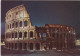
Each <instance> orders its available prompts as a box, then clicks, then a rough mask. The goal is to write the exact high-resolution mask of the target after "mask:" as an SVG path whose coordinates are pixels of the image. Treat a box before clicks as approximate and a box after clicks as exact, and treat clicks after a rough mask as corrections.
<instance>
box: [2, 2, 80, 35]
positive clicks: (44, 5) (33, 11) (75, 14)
mask: <svg viewBox="0 0 80 56" xmlns="http://www.w3.org/2000/svg"><path fill="white" fill-rule="evenodd" d="M21 4H24V5H25V6H26V9H27V11H28V13H29V14H30V19H31V22H32V24H33V25H36V26H41V25H43V26H44V25H45V24H64V25H69V26H72V27H74V28H75V29H76V32H77V33H80V2H79V1H78V2H75V1H74V2H73V1H69V2H68V1H65V2H62V1H34V2H32V1H2V2H1V34H4V31H5V14H6V12H7V11H8V10H9V9H11V8H13V7H15V6H17V5H21Z"/></svg>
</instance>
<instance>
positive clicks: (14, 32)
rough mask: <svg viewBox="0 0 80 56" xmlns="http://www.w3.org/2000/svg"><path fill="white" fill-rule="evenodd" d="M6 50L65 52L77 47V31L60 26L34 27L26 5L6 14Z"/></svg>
mask: <svg viewBox="0 0 80 56" xmlns="http://www.w3.org/2000/svg"><path fill="white" fill-rule="evenodd" d="M5 21H6V23H5V48H8V49H14V50H48V49H57V50H63V49H67V48H74V47H75V29H74V28H72V27H70V26H66V25H59V24H45V26H44V27H37V26H32V24H31V21H30V17H29V14H28V13H27V10H26V8H25V6H24V5H19V6H16V7H14V8H12V9H10V10H9V11H8V12H7V13H6V17H5Z"/></svg>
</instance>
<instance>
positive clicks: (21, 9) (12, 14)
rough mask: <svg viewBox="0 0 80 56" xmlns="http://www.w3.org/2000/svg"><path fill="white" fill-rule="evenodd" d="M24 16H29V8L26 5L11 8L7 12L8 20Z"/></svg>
mask: <svg viewBox="0 0 80 56" xmlns="http://www.w3.org/2000/svg"><path fill="white" fill-rule="evenodd" d="M24 17H29V14H28V13H27V10H26V8H25V6H24V5H19V6H16V7H14V8H12V9H10V10H9V11H8V12H7V13H6V18H5V20H6V21H10V20H14V19H22V18H24Z"/></svg>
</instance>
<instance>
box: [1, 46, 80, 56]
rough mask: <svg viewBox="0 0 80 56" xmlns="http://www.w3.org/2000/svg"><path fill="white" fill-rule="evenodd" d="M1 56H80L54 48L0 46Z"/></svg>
mask: <svg viewBox="0 0 80 56" xmlns="http://www.w3.org/2000/svg"><path fill="white" fill-rule="evenodd" d="M1 56H80V54H78V53H74V52H72V53H67V52H59V51H56V50H47V51H35V52H29V51H20V50H8V49H5V48H4V47H3V46H2V47H1Z"/></svg>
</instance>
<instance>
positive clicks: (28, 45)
mask: <svg viewBox="0 0 80 56" xmlns="http://www.w3.org/2000/svg"><path fill="white" fill-rule="evenodd" d="M29 47H30V45H29V43H28V42H27V50H30V48H29Z"/></svg>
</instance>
